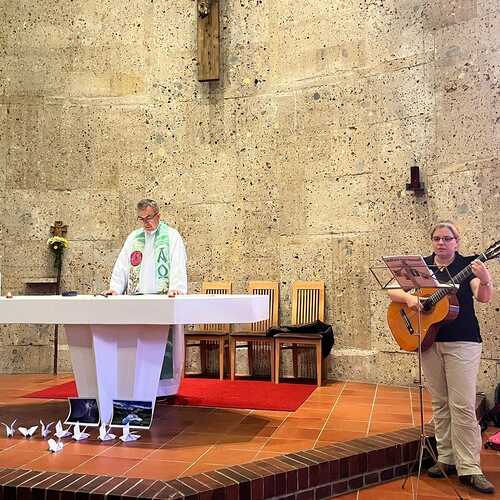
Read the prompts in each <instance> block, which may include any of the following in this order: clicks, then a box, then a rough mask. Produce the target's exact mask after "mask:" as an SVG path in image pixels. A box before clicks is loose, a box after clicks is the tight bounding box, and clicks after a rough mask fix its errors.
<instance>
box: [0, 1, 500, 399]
mask: <svg viewBox="0 0 500 500" xmlns="http://www.w3.org/2000/svg"><path fill="white" fill-rule="evenodd" d="M223 4H224V5H223V12H222V16H221V20H222V21H221V22H222V26H221V33H222V60H223V65H224V67H223V77H222V80H221V81H220V82H218V83H211V84H208V83H199V82H197V80H196V60H195V56H196V50H195V49H196V40H195V35H196V29H195V26H196V15H195V2H194V1H193V0H168V1H167V0H154V1H149V0H127V1H125V2H123V1H118V0H106V1H102V0H99V1H96V0H85V1H83V0H74V1H72V2H67V1H63V0H40V1H38V2H28V1H26V0H16V1H14V0H5V1H3V2H2V4H1V5H0V16H1V17H0V19H1V20H0V40H1V43H0V51H1V52H0V141H1V148H0V193H1V194H2V202H1V203H2V211H3V215H2V225H1V227H0V244H1V247H0V248H1V252H0V253H1V257H0V259H1V260H0V266H1V268H0V270H1V272H2V275H3V289H4V291H6V290H12V291H13V292H15V293H23V291H24V285H23V280H24V279H27V278H36V277H40V276H47V275H51V273H53V270H52V264H51V260H50V256H49V255H48V252H47V249H46V245H45V241H46V238H47V236H48V229H49V226H50V224H52V223H53V221H54V220H63V221H64V222H65V223H66V224H68V225H69V233H68V237H69V238H70V240H71V248H70V249H69V250H68V252H67V255H66V259H65V263H64V287H66V288H69V289H77V290H80V292H82V293H88V292H93V291H95V290H100V289H102V288H104V287H105V286H106V282H107V279H108V277H109V274H110V270H111V267H112V264H113V261H114V259H115V257H116V255H117V252H118V250H119V248H120V245H121V242H122V241H123V239H124V238H125V236H126V234H127V233H128V232H129V231H130V230H131V229H132V228H133V227H134V203H135V202H136V201H137V199H139V198H141V197H143V196H150V197H153V198H156V199H158V200H160V201H161V203H162V211H163V213H164V214H165V218H166V220H168V221H169V222H170V223H172V224H174V225H175V226H176V227H177V228H178V229H179V231H180V232H181V234H182V235H183V237H184V238H185V241H186V244H187V248H188V252H189V278H190V290H191V291H198V290H199V289H200V285H201V281H202V280H203V279H210V280H217V279H226V280H232V281H233V283H234V290H235V291H236V292H241V291H244V290H245V288H246V283H247V281H248V280H249V279H263V278H267V279H273V280H279V281H280V282H281V285H282V286H281V291H282V301H281V306H282V308H281V320H282V322H283V323H287V322H288V321H289V318H290V306H289V302H290V300H289V291H290V284H291V283H292V282H293V281H294V280H296V279H311V280H313V279H324V280H325V282H326V286H327V320H328V321H329V322H331V323H333V325H334V328H335V332H336V335H337V337H336V346H335V351H334V353H333V356H332V357H331V359H330V376H331V377H339V378H356V379H361V380H369V381H383V382H391V383H402V384H404V383H408V382H411V381H413V379H414V378H415V374H416V372H415V356H414V355H413V354H407V353H401V352H399V350H398V349H397V346H396V344H395V343H394V341H393V340H392V339H391V336H390V334H389V333H388V331H387V327H386V325H385V319H384V314H385V309H386V306H387V300H386V298H385V296H384V294H383V293H381V292H379V291H377V290H376V288H377V287H376V283H375V281H374V279H373V278H372V276H371V275H370V273H369V271H368V267H369V265H371V264H375V263H376V262H378V259H379V256H380V255H383V254H390V253H399V252H411V253H413V252H422V253H426V252H428V250H429V246H430V245H429V239H428V234H427V231H428V228H429V226H430V225H431V224H432V223H433V222H434V221H436V220H437V219H440V218H443V217H451V218H453V219H455V220H457V222H458V223H459V224H460V225H461V227H462V229H463V232H464V238H463V250H464V252H465V253H472V252H477V251H479V250H481V249H483V247H485V246H486V245H487V244H489V243H490V242H491V241H492V240H493V239H495V238H498V237H499V235H500V219H499V217H498V212H499V208H500V201H499V198H500V195H499V191H500V190H499V183H500V181H499V172H500V169H499V166H498V161H499V145H500V139H499V124H498V121H499V118H498V117H499V116H500V115H499V112H500V111H499V104H498V95H499V77H500V57H499V49H500V36H499V33H500V1H498V0H495V1H493V0H454V1H452V2H451V1H449V0H446V1H445V0H432V1H424V0H404V1H395V0H393V1H381V2H374V1H371V0H365V1H362V0H349V1H345V0H336V1H332V2H324V1H322V0H308V1H303V2H292V1H290V0H288V1H285V0H275V1H269V0H252V1H250V0H245V1H235V0H225V1H224V2H223ZM414 162H416V163H417V164H418V165H419V166H421V169H422V172H423V175H424V181H425V183H426V189H427V195H426V196H423V197H419V198H417V197H415V196H414V195H413V194H409V193H407V192H406V191H405V183H406V182H407V181H408V176H409V167H410V166H411V165H412V164H413V163H414ZM491 269H492V272H493V274H494V276H495V278H496V281H497V282H499V283H500V269H499V266H498V265H497V264H492V265H491ZM499 306H500V298H499V296H498V295H497V298H496V299H495V301H494V303H493V305H490V306H488V307H479V315H480V319H481V324H482V329H483V334H484V338H485V343H484V354H483V357H484V359H483V370H482V371H481V387H482V388H483V389H484V390H487V391H488V392H489V393H491V389H492V387H493V385H494V383H495V382H496V381H497V380H498V379H500V362H499V359H500V351H499V345H500V344H499V334H500V330H499V326H498V310H499ZM0 342H1V348H0V360H1V361H0V370H1V371H4V372H21V371H44V370H48V369H49V367H50V364H51V360H50V352H51V329H50V328H41V329H37V328H29V329H28V328H20V327H15V326H10V327H8V328H6V327H4V328H3V329H2V335H1V339H0ZM62 349H63V351H62V352H61V359H62V361H61V363H62V365H63V367H64V366H66V367H68V366H69V365H68V357H67V352H66V351H64V346H63V348H62Z"/></svg>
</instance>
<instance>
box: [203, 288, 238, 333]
mask: <svg viewBox="0 0 500 500" xmlns="http://www.w3.org/2000/svg"><path fill="white" fill-rule="evenodd" d="M232 290H233V284H232V283H231V281H204V282H203V283H202V284H201V293H208V294H212V295H228V294H230V293H232ZM199 329H200V330H201V331H203V332H228V333H229V332H230V331H231V325H230V324H228V323H209V324H204V325H200V328H199Z"/></svg>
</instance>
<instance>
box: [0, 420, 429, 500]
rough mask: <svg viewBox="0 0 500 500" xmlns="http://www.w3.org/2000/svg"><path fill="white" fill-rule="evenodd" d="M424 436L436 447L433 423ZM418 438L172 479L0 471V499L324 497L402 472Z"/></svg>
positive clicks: (372, 439)
mask: <svg viewBox="0 0 500 500" xmlns="http://www.w3.org/2000/svg"><path fill="white" fill-rule="evenodd" d="M425 434H426V435H427V436H429V443H430V444H431V445H433V427H432V426H431V425H427V426H426V427H425ZM419 443H420V430H419V429H418V428H413V427H412V428H408V429H402V430H398V431H394V432H389V433H384V434H378V435H376V436H369V437H366V438H359V439H354V440H351V441H347V442H342V443H337V444H334V445H330V446H326V447H323V448H318V449H314V450H306V451H300V452H296V453H288V454H284V455H280V456H277V457H275V458H269V459H266V460H260V461H256V462H251V463H246V464H242V465H235V466H231V467H226V468H221V469H218V470H215V471H211V472H205V473H203V474H197V475H194V476H186V477H181V478H177V479H175V480H172V481H154V480H146V479H134V478H125V477H110V476H91V475H85V474H71V473H54V472H40V471H31V470H21V469H0V499H5V500H30V499H37V500H38V499H40V500H42V499H44V500H56V499H57V500H77V499H78V500H87V499H88V500H101V499H102V500H104V498H105V497H106V498H107V500H118V499H120V498H123V499H132V498H142V499H153V498H155V499H157V498H158V499H163V498H169V499H175V498H189V499H192V500H208V499H221V500H222V499H234V500H263V499H268V498H269V499H270V498H289V499H297V500H299V499H300V500H306V499H311V500H312V499H320V498H329V497H332V496H338V495H342V494H345V493H348V492H350V491H354V490H358V489H360V488H365V487H370V486H374V485H376V484H380V483H383V482H386V481H390V480H393V479H395V478H398V477H403V476H405V475H407V474H408V471H409V469H410V468H412V467H413V466H414V465H415V460H416V457H417V453H418V448H419ZM425 455H426V459H427V453H426V454H425ZM426 465H428V464H426Z"/></svg>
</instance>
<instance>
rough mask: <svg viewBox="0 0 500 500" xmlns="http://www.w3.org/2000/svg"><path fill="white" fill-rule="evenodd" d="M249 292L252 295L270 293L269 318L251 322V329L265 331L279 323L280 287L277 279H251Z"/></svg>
mask: <svg viewBox="0 0 500 500" xmlns="http://www.w3.org/2000/svg"><path fill="white" fill-rule="evenodd" d="M248 293H250V294H252V295H269V319H265V320H263V321H256V322H255V323H251V326H250V331H252V332H256V333H257V332H265V331H266V330H267V329H268V328H269V327H271V326H277V325H278V324H279V303H280V289H279V283H278V282H276V281H250V283H249V284H248Z"/></svg>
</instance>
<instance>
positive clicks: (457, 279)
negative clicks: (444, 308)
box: [427, 254, 488, 305]
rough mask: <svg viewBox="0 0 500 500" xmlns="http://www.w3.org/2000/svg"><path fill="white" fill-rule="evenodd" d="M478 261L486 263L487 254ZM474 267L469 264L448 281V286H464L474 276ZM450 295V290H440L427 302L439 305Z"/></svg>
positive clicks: (482, 255)
mask: <svg viewBox="0 0 500 500" xmlns="http://www.w3.org/2000/svg"><path fill="white" fill-rule="evenodd" d="M477 260H480V261H481V262H485V261H486V260H488V259H487V257H486V255H485V254H481V255H480V256H479V257H478V258H477ZM472 274H473V273H472V265H471V264H469V265H468V266H467V267H464V268H463V269H462V270H461V271H460V272H459V273H457V274H455V276H453V277H452V278H451V280H450V281H448V282H447V283H446V284H447V285H460V284H462V283H463V282H464V281H465V280H466V279H468V278H469V277H470V276H471V275H472ZM448 293H450V289H449V288H440V289H439V290H437V291H436V292H434V293H433V294H432V295H430V296H429V297H428V298H427V302H431V303H432V305H435V304H437V303H438V302H439V301H440V300H441V299H442V298H443V297H445V296H446V295H448Z"/></svg>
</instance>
